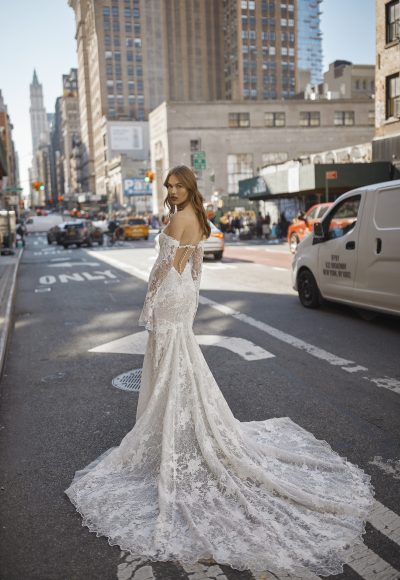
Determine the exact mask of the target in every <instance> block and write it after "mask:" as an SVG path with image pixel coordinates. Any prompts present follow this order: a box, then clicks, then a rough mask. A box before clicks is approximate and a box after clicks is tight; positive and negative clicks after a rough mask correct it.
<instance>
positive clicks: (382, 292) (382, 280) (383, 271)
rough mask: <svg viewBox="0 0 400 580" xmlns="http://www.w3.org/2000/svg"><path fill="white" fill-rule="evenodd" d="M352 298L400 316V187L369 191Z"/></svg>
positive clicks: (390, 186)
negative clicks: (361, 247)
mask: <svg viewBox="0 0 400 580" xmlns="http://www.w3.org/2000/svg"><path fill="white" fill-rule="evenodd" d="M362 221H363V223H362V224H361V225H362V229H361V230H360V240H361V239H362V245H363V250H362V251H360V253H359V258H358V259H359V267H358V269H357V277H356V283H355V297H356V299H357V301H361V303H362V304H364V305H365V306H370V307H376V308H379V309H383V310H388V311H395V312H396V313H400V185H399V183H397V185H395V186H393V185H392V184H390V185H389V186H388V187H384V188H381V189H378V190H376V191H371V192H370V193H369V194H368V214H366V215H365V219H364V215H363V220H362Z"/></svg>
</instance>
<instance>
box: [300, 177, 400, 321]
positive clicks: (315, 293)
mask: <svg viewBox="0 0 400 580" xmlns="http://www.w3.org/2000/svg"><path fill="white" fill-rule="evenodd" d="M292 281H293V288H294V289H295V290H297V291H298V293H299V298H300V302H301V303H302V304H303V306H305V307H307V308H317V307H318V306H319V305H320V303H321V298H326V299H327V300H334V301H336V302H343V303H345V304H350V305H352V306H357V307H359V308H365V309H370V310H377V311H380V312H385V313H388V314H395V315H400V180H397V181H388V182H385V183H377V184H374V185H368V186H365V187H360V188H358V189H354V190H352V191H348V192H347V193H345V194H343V195H341V196H340V197H339V198H338V199H337V200H336V201H335V203H334V204H333V205H332V206H331V207H330V208H329V211H328V212H327V213H326V215H325V216H324V217H323V219H322V221H321V222H319V223H316V224H315V225H314V232H313V234H312V235H310V236H308V237H306V238H305V239H304V240H303V241H302V242H301V244H300V245H299V246H298V249H297V253H296V254H295V257H294V259H293V264H292Z"/></svg>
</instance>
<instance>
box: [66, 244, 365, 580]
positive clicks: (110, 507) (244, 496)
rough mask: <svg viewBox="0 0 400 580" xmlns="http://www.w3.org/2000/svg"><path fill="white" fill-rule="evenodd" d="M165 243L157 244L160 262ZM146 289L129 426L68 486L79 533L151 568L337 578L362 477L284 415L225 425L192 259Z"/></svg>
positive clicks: (359, 502) (355, 525)
mask: <svg viewBox="0 0 400 580" xmlns="http://www.w3.org/2000/svg"><path fill="white" fill-rule="evenodd" d="M175 242H176V241H173V240H172V239H168V236H163V238H162V243H161V258H160V259H161V260H162V258H163V256H165V255H167V254H168V255H169V260H170V259H171V255H172V256H173V252H171V251H170V250H171V247H176V243H175ZM163 246H164V249H165V247H167V249H168V251H166V252H165V253H164V254H163ZM200 251H201V249H200ZM158 266H159V264H158ZM154 287H155V289H156V291H155V292H154V293H153V296H152V298H151V301H150V302H149V303H148V304H147V305H146V304H145V308H144V312H145V313H146V314H145V315H143V316H142V322H143V323H144V324H146V325H147V326H148V327H150V328H151V329H152V330H151V332H150V333H149V341H148V345H147V350H146V354H145V359H144V365H143V373H142V384H141V391H140V397H139V402H138V410H137V421H136V424H135V426H134V427H133V429H132V430H131V431H130V432H129V433H128V434H127V435H126V436H125V437H124V439H123V440H122V442H121V443H120V445H119V446H118V447H115V448H113V449H111V450H109V451H108V452H106V453H105V454H103V455H102V456H101V457H100V458H98V459H97V460H96V461H94V462H93V463H92V464H90V465H89V466H87V467H86V468H85V469H84V470H82V471H79V472H77V473H76V474H75V478H74V480H73V482H72V483H71V485H70V487H69V488H68V490H66V493H67V494H68V496H69V497H70V499H71V501H72V502H73V503H74V505H75V506H76V508H77V510H78V511H79V512H80V513H81V515H82V517H83V525H86V526H88V528H89V529H90V530H91V531H94V532H96V533H97V534H98V535H104V536H106V537H107V538H108V541H109V543H110V544H111V545H115V544H116V545H119V546H120V547H121V549H123V550H126V551H129V552H131V553H132V554H134V555H135V556H142V557H145V558H148V559H149V560H157V561H165V560H180V561H182V562H196V561H197V560H199V559H204V558H213V559H214V560H215V561H217V562H219V563H221V564H223V563H225V564H228V565H230V566H232V567H234V568H237V569H239V570H243V569H248V568H251V569H253V570H265V569H268V568H273V569H281V570H285V571H286V572H289V573H302V572H303V573H304V570H310V571H312V572H314V573H316V574H319V575H323V576H327V575H330V574H337V573H339V572H341V571H342V566H343V563H344V562H345V561H346V560H347V559H348V558H349V555H350V554H351V552H352V550H353V548H354V546H355V545H356V544H357V543H360V542H362V534H363V532H364V522H365V520H366V517H367V514H368V512H369V510H370V508H371V505H372V501H373V493H372V488H371V485H370V478H369V476H368V475H367V474H365V473H364V472H363V471H362V470H360V469H359V468H358V467H356V466H355V465H353V464H351V463H349V462H348V461H346V459H344V458H342V457H340V456H339V455H337V454H336V453H335V452H334V451H332V449H331V448H330V446H329V445H328V443H326V442H325V441H319V440H317V439H315V437H314V436H313V435H312V434H311V433H309V432H308V431H306V430H304V429H302V428H301V427H300V426H298V425H296V424H295V423H293V422H292V421H291V420H290V418H288V417H280V418H274V419H269V420H266V421H253V422H247V423H243V422H239V421H238V420H237V419H235V417H234V416H233V414H232V413H231V411H230V409H229V406H228V405H227V403H226V401H225V399H224V397H223V396H222V393H221V391H220V389H219V388H218V385H217V383H216V381H215V379H214V377H213V375H212V373H211V371H210V369H209V367H208V365H207V363H206V361H205V359H204V357H203V354H202V352H201V350H200V348H199V346H198V344H197V342H196V339H195V336H194V334H193V331H192V328H191V321H192V320H193V317H194V314H195V311H196V308H197V296H198V289H197V288H196V284H195V281H194V277H193V263H192V270H190V269H189V266H188V267H186V268H185V270H184V271H183V273H182V274H178V273H177V272H176V271H175V270H174V269H173V268H171V267H170V268H166V269H164V270H163V276H162V281H161V283H160V284H159V286H158V288H157V284H156V285H155V286H154Z"/></svg>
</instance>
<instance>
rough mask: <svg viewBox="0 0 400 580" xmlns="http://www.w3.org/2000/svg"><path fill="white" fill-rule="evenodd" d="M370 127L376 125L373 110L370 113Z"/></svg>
mask: <svg viewBox="0 0 400 580" xmlns="http://www.w3.org/2000/svg"><path fill="white" fill-rule="evenodd" d="M368 125H372V126H374V125H375V111H374V110H373V109H371V111H368Z"/></svg>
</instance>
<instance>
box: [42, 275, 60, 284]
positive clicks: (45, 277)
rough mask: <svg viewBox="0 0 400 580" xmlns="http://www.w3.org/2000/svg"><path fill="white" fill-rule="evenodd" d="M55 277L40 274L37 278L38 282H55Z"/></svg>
mask: <svg viewBox="0 0 400 580" xmlns="http://www.w3.org/2000/svg"><path fill="white" fill-rule="evenodd" d="M56 282H57V278H56V277H55V276H41V277H40V278H39V284H55V283H56Z"/></svg>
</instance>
